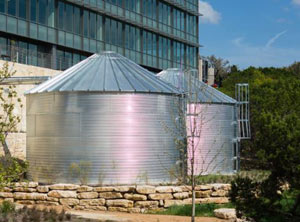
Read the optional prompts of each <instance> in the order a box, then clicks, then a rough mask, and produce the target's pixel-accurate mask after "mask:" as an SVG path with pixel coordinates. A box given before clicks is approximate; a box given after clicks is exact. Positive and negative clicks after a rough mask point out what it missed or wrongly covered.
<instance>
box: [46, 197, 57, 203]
mask: <svg viewBox="0 0 300 222" xmlns="http://www.w3.org/2000/svg"><path fill="white" fill-rule="evenodd" d="M58 200H59V199H58V198H56V197H47V201H50V202H58Z"/></svg>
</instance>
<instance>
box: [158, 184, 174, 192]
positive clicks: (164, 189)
mask: <svg viewBox="0 0 300 222" xmlns="http://www.w3.org/2000/svg"><path fill="white" fill-rule="evenodd" d="M173 190H174V188H173V187H171V186H159V187H156V188H155V191H156V192H157V193H172V192H173Z"/></svg>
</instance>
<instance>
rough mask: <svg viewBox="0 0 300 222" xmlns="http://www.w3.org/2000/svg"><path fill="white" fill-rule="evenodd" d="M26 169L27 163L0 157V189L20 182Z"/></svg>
mask: <svg viewBox="0 0 300 222" xmlns="http://www.w3.org/2000/svg"><path fill="white" fill-rule="evenodd" d="M27 169H28V164H27V162H25V161H23V160H20V159H17V158H14V157H10V156H2V157H0V188H1V187H3V186H5V185H8V184H10V183H13V182H19V181H22V180H23V179H24V177H25V174H26V172H27Z"/></svg>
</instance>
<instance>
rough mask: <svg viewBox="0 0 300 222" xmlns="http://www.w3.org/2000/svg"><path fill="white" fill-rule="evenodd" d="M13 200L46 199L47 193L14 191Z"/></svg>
mask: <svg viewBox="0 0 300 222" xmlns="http://www.w3.org/2000/svg"><path fill="white" fill-rule="evenodd" d="M14 199H15V200H47V194H41V193H14Z"/></svg>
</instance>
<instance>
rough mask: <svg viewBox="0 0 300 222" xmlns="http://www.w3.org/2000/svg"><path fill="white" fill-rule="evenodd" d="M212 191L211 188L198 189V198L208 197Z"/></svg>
mask: <svg viewBox="0 0 300 222" xmlns="http://www.w3.org/2000/svg"><path fill="white" fill-rule="evenodd" d="M211 193H212V191H211V190H205V191H196V192H195V194H196V198H208V197H210V195H211Z"/></svg>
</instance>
